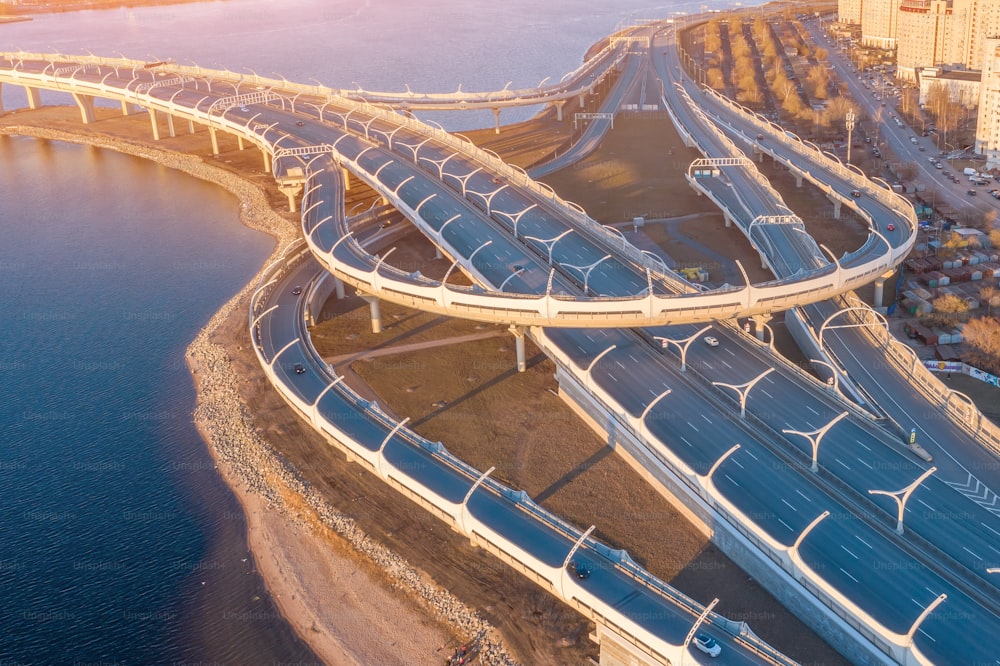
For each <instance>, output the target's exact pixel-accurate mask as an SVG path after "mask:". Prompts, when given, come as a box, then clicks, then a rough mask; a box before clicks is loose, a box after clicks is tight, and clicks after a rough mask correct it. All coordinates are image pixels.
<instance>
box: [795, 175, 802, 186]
mask: <svg viewBox="0 0 1000 666" xmlns="http://www.w3.org/2000/svg"><path fill="white" fill-rule="evenodd" d="M795 187H802V176H800V175H799V174H795Z"/></svg>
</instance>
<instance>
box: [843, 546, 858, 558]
mask: <svg viewBox="0 0 1000 666" xmlns="http://www.w3.org/2000/svg"><path fill="white" fill-rule="evenodd" d="M840 547H841V548H842V549H843V551H844V552H845V553H847V554H848V555H850V556H851V557H853V558H854V559H858V556H857V555H855V554H854V553H852V552H851V551H849V550H847V548H846V547H844V546H843V545H841V546H840Z"/></svg>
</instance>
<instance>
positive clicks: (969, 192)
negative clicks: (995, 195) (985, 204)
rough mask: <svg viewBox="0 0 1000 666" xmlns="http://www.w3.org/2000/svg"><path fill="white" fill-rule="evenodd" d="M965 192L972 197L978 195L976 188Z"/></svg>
mask: <svg viewBox="0 0 1000 666" xmlns="http://www.w3.org/2000/svg"><path fill="white" fill-rule="evenodd" d="M965 193H966V194H968V195H969V196H970V197H974V196H976V191H975V190H966V191H965Z"/></svg>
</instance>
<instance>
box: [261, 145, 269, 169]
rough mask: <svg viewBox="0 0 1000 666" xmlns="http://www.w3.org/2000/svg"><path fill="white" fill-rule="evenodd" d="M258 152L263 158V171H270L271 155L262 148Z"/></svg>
mask: <svg viewBox="0 0 1000 666" xmlns="http://www.w3.org/2000/svg"><path fill="white" fill-rule="evenodd" d="M260 154H261V156H262V157H263V158H264V173H271V156H270V155H269V154H268V152H267V151H266V150H264V149H263V148H261V149H260Z"/></svg>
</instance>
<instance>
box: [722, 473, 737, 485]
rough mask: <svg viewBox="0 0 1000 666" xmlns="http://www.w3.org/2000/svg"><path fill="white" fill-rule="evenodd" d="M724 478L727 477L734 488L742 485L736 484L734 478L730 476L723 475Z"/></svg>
mask: <svg viewBox="0 0 1000 666" xmlns="http://www.w3.org/2000/svg"><path fill="white" fill-rule="evenodd" d="M722 476H724V477H726V478H727V479H729V482H730V483H731V484H733V485H734V486H738V485H740V484H738V483H736V482H735V481H733V477H731V476H729V475H728V474H723V475H722Z"/></svg>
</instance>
